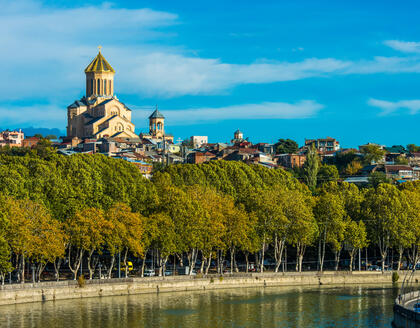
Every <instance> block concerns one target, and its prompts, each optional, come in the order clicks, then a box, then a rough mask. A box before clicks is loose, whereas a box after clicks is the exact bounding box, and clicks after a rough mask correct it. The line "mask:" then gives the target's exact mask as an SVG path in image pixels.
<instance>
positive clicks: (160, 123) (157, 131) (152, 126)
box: [149, 106, 165, 138]
mask: <svg viewBox="0 0 420 328" xmlns="http://www.w3.org/2000/svg"><path fill="white" fill-rule="evenodd" d="M149 133H150V135H151V136H153V137H156V138H163V136H164V135H165V117H164V116H163V115H162V113H161V112H159V110H158V108H157V106H156V109H155V111H154V112H153V113H152V115H150V116H149Z"/></svg>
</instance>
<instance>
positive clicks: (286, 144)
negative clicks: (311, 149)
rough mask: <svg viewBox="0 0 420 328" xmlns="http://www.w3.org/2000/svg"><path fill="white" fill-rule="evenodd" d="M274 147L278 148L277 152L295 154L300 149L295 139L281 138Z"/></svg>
mask: <svg viewBox="0 0 420 328" xmlns="http://www.w3.org/2000/svg"><path fill="white" fill-rule="evenodd" d="M274 149H275V150H276V154H293V153H296V152H297V151H298V149H299V146H298V144H297V142H296V141H294V140H291V139H279V141H278V142H277V143H275V144H274Z"/></svg>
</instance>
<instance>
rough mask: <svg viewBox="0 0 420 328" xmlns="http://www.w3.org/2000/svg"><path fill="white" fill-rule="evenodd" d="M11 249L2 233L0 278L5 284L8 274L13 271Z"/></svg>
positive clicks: (0, 238) (0, 240)
mask: <svg viewBox="0 0 420 328" xmlns="http://www.w3.org/2000/svg"><path fill="white" fill-rule="evenodd" d="M10 255H11V250H10V247H9V244H8V243H7V241H6V239H5V238H4V237H3V236H1V235H0V278H1V284H2V285H4V278H5V276H6V274H7V273H8V272H10V271H12V269H13V267H12V263H11V262H10Z"/></svg>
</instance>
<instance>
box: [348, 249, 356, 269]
mask: <svg viewBox="0 0 420 328" xmlns="http://www.w3.org/2000/svg"><path fill="white" fill-rule="evenodd" d="M354 252H355V249H352V250H351V251H349V255H350V267H349V270H350V272H352V271H353V259H354Z"/></svg>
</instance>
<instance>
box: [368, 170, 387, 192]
mask: <svg viewBox="0 0 420 328" xmlns="http://www.w3.org/2000/svg"><path fill="white" fill-rule="evenodd" d="M368 181H369V184H370V185H371V186H372V187H373V188H376V187H378V186H379V185H380V184H381V183H391V179H388V177H387V176H386V174H385V172H379V171H375V172H372V173H371V174H369V177H368Z"/></svg>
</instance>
